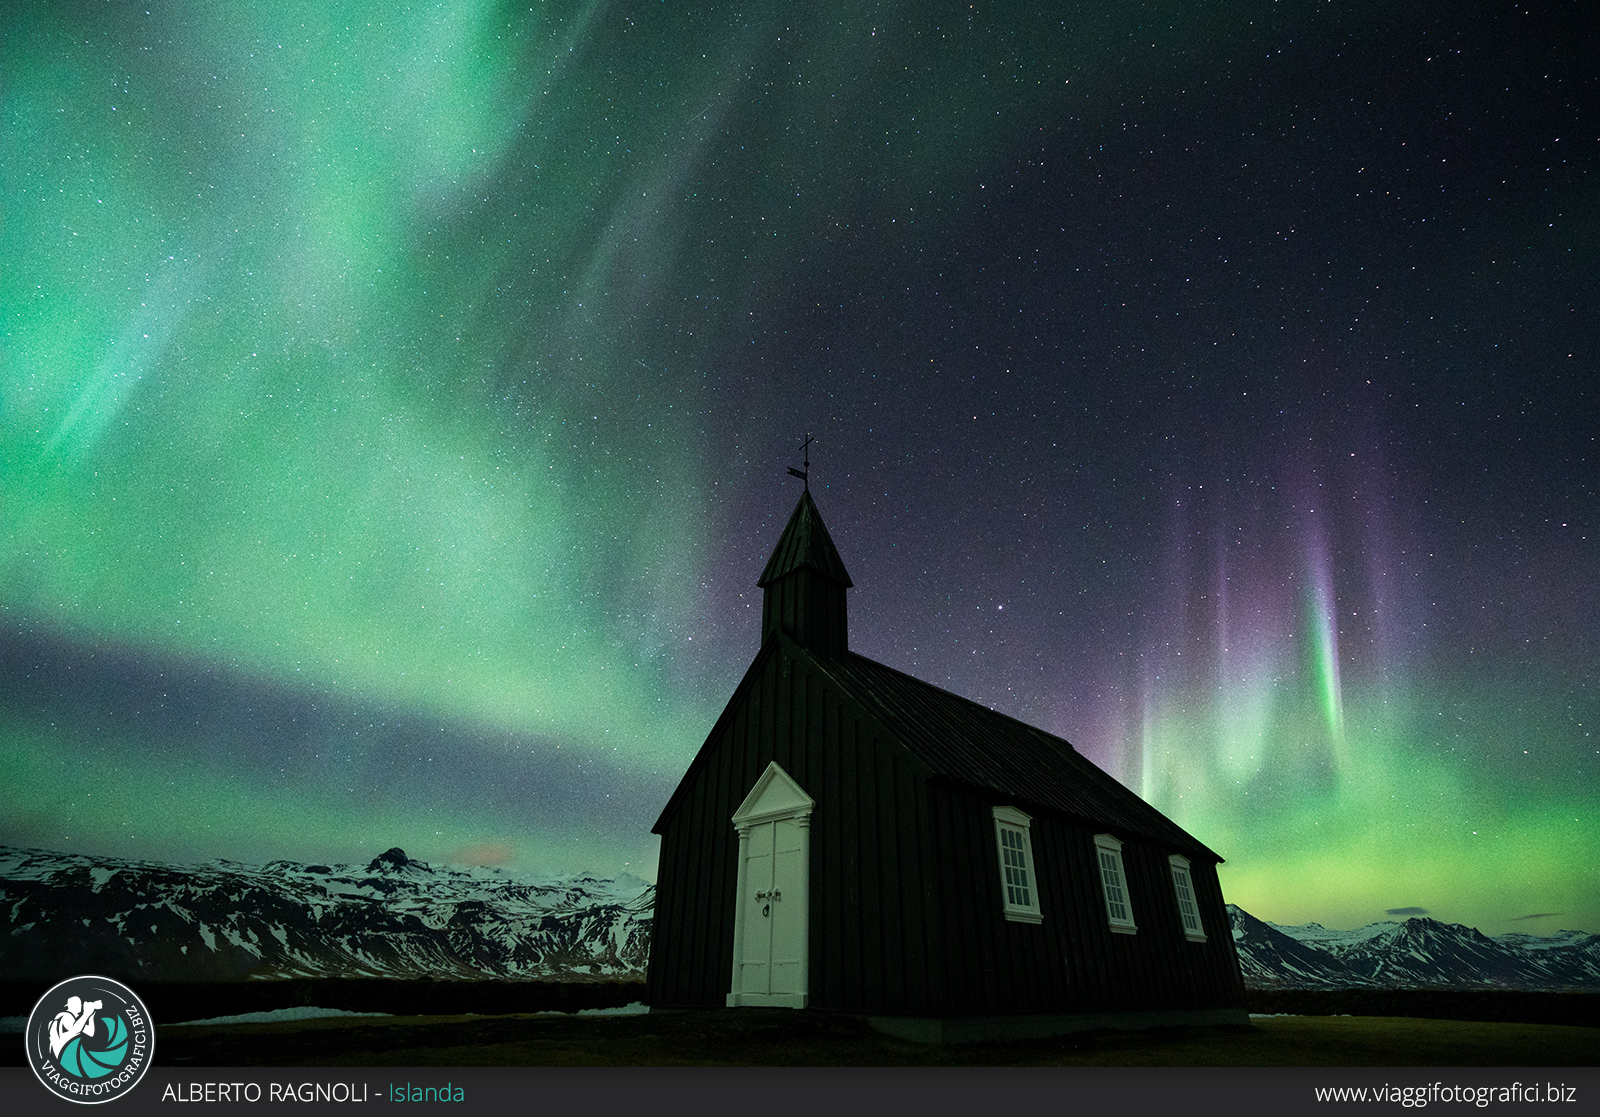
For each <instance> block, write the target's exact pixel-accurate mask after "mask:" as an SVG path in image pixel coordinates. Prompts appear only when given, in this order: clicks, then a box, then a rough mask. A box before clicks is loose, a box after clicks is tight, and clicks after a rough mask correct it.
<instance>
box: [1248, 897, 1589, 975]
mask: <svg viewBox="0 0 1600 1117" xmlns="http://www.w3.org/2000/svg"><path fill="white" fill-rule="evenodd" d="M1228 919H1229V924H1230V926H1231V930H1232V932H1233V941H1234V947H1235V949H1236V950H1237V951H1238V954H1239V968H1240V971H1241V972H1242V974H1243V976H1244V980H1245V985H1246V987H1248V988H1252V989H1459V990H1474V989H1520V990H1529V991H1534V990H1539V991H1554V992H1561V991H1580V992H1587V991H1597V990H1600V935H1595V934H1590V933H1588V932H1584V931H1559V932H1557V933H1556V935H1554V936H1552V937H1549V938H1541V937H1539V936H1535V935H1529V934H1527V933H1525V932H1520V931H1517V932H1511V933H1509V934H1505V935H1498V936H1493V937H1491V936H1489V935H1485V934H1484V933H1483V932H1481V931H1479V930H1477V929H1476V928H1473V927H1468V926H1465V925H1464V924H1460V923H1443V922H1440V921H1439V920H1437V919H1429V918H1427V917H1426V916H1411V917H1410V918H1408V919H1406V920H1404V921H1403V922H1399V923H1396V922H1394V921H1391V920H1384V921H1381V922H1378V923H1369V924H1367V925H1366V926H1365V927H1358V928H1355V929H1354V930H1350V931H1334V930H1329V929H1328V928H1326V927H1323V926H1322V925H1321V924H1318V923H1308V924H1305V925H1304V926H1300V927H1286V926H1282V925H1280V924H1276V923H1269V922H1267V921H1265V920H1261V919H1257V918H1256V917H1255V916H1253V915H1251V914H1250V913H1249V912H1247V911H1245V910H1244V909H1243V908H1240V907H1239V906H1237V905H1235V904H1229V905H1228Z"/></svg>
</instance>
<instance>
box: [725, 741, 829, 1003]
mask: <svg viewBox="0 0 1600 1117" xmlns="http://www.w3.org/2000/svg"><path fill="white" fill-rule="evenodd" d="M816 805H817V804H816V801H815V800H814V799H812V798H811V796H809V795H807V794H806V792H805V789H804V788H803V787H801V786H800V785H799V784H798V783H796V782H795V781H794V778H793V777H792V776H790V775H789V773H787V772H785V771H784V770H783V768H782V767H780V766H779V765H778V762H777V761H776V760H774V761H772V762H771V763H769V764H768V765H767V768H766V771H764V772H762V773H761V777H760V778H759V779H758V780H756V782H755V786H753V787H751V789H750V793H749V794H748V795H746V796H745V797H744V802H742V803H740V804H739V809H738V810H736V811H734V812H733V819H732V822H733V825H734V829H736V830H737V831H738V832H739V883H738V893H737V898H736V900H735V902H734V905H733V977H732V981H731V984H730V986H729V991H728V1007H729V1008H737V1007H739V1006H741V1005H751V1006H754V1005H763V1006H766V1007H769V1008H805V1007H806V1000H807V998H808V996H809V992H810V988H811V985H810V981H811V975H810V954H811V812H812V810H813V809H814V808H815V807H816ZM780 822H792V823H793V824H794V826H795V830H796V834H795V837H796V838H797V839H798V841H799V850H798V854H799V863H798V864H797V865H796V866H795V874H796V879H795V880H794V882H793V883H792V884H786V885H785V890H784V891H783V894H782V896H781V897H778V898H774V897H772V896H771V895H770V894H768V893H766V892H763V893H762V895H761V896H760V897H757V896H756V895H755V894H754V892H753V891H752V888H751V884H750V880H749V864H750V832H751V831H752V830H753V829H755V827H757V826H761V825H765V824H769V823H771V824H776V823H780ZM773 833H774V838H776V835H777V833H778V827H777V826H776V825H774V826H773ZM773 856H774V862H776V857H777V851H776V850H774V854H773ZM758 903H759V904H766V905H772V904H777V905H781V908H780V909H779V910H781V911H782V913H783V918H784V919H785V920H791V921H795V922H796V929H797V931H798V939H799V952H800V957H799V971H798V973H797V974H796V976H795V978H794V980H792V981H787V982H785V983H784V984H787V985H790V986H791V988H788V989H785V990H783V991H782V992H772V991H771V974H772V964H773V958H772V953H771V950H770V948H769V950H768V953H767V971H766V972H767V984H768V988H767V989H765V990H745V989H742V988H741V987H740V985H741V976H742V975H741V970H742V967H743V965H744V960H745V921H746V918H747V916H749V915H750V914H751V912H752V911H753V906H754V905H756V904H758Z"/></svg>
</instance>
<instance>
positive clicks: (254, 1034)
mask: <svg viewBox="0 0 1600 1117" xmlns="http://www.w3.org/2000/svg"><path fill="white" fill-rule="evenodd" d="M157 1051H158V1053H159V1054H158V1058H159V1059H160V1061H161V1062H162V1063H163V1064H167V1065H173V1064H176V1065H189V1066H257V1065H260V1066H435V1067H444V1066H986V1065H1029V1066H1384V1067H1388V1066H1503V1067H1520V1066H1595V1065H1597V1064H1600V1028H1592V1027H1575V1026H1571V1025H1560V1024H1508V1023H1487V1022H1479V1021H1462V1020H1424V1019H1417V1018H1412V1017H1382V1016H1282V1017H1261V1018H1255V1019H1253V1020H1252V1021H1251V1024H1250V1026H1249V1027H1239V1028H1172V1029H1161V1030H1156V1031H1150V1032H1095V1033H1080V1034H1077V1035H1072V1036H1064V1037H1061V1038H1057V1039H1050V1040H1032V1041H1026V1042H1020V1043H1018V1042H1011V1043H1005V1044H964V1045H949V1046H932V1045H923V1044H915V1043H908V1042H905V1041H902V1040H897V1039H894V1038H891V1037H889V1036H886V1035H882V1034H881V1033H878V1032H875V1031H873V1030H872V1029H871V1028H869V1027H867V1026H866V1025H865V1024H864V1023H862V1022H861V1021H859V1020H857V1019H854V1018H851V1017H846V1016H833V1015H829V1014H825V1013H795V1012H783V1011H778V1010H773V1011H765V1012H764V1011H761V1010H753V1009H741V1010H740V1011H739V1012H737V1013H720V1012H706V1013H674V1014H656V1015H650V1016H614V1017H571V1016H551V1015H514V1016H493V1017H459V1016H458V1017H393V1018H384V1019H381V1020H380V1019H374V1018H364V1019H351V1018H341V1019H332V1020H311V1021H301V1022H296V1023H281V1024H249V1025H231V1026H227V1027H198V1026H192V1025H190V1026H173V1027H165V1028H162V1029H161V1030H160V1033H159V1037H158V1039H157Z"/></svg>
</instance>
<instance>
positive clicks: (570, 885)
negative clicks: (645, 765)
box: [0, 847, 1600, 990]
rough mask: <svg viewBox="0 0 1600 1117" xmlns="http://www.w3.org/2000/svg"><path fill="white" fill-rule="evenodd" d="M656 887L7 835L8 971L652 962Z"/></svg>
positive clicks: (1236, 927)
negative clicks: (142, 851)
mask: <svg viewBox="0 0 1600 1117" xmlns="http://www.w3.org/2000/svg"><path fill="white" fill-rule="evenodd" d="M654 905H655V888H654V886H652V885H649V884H646V883H645V882H644V881H642V880H639V879H637V878H635V877H630V876H623V877H619V878H617V879H615V880H606V879H598V878H594V877H586V876H585V877H563V878H558V879H556V880H551V881H543V882H537V883H535V882H529V881H521V880H515V879H512V878H510V877H507V876H505V875H503V874H501V873H499V872H495V871H492V870H487V869H462V868H453V867H438V868H436V867H433V866H430V865H428V864H426V863H424V862H421V861H413V860H412V859H411V858H409V857H407V856H406V855H405V853H404V852H402V851H401V850H399V849H391V850H389V851H388V852H387V853H384V854H381V855H379V856H378V857H376V858H374V859H373V860H372V862H371V863H370V864H368V865H366V866H352V865H301V864H298V863H295V862H292V861H274V862H272V863H270V864H267V865H261V866H251V865H241V864H238V863H236V862H232V861H216V862H212V863H210V864H207V865H199V866H178V865H168V864H161V863H158V862H153V861H131V860H119V859H115V858H106V857H88V856H85V855H82V854H75V853H52V852H46V851H43V850H31V849H12V848H6V847H0V913H3V916H4V923H3V924H0V977H3V978H4V979H5V980H8V981H31V980H52V981H53V980H55V979H57V978H59V977H60V976H62V975H63V974H71V973H106V972H109V973H112V974H115V975H130V976H134V977H138V978H141V979H143V980H146V981H227V980H235V979H240V978H277V977H393V978H434V979H436V980H446V979H468V980H470V979H478V978H542V979H545V980H557V981H560V980H568V981H570V980H593V979H598V978H638V977H642V976H643V974H644V969H645V966H646V964H647V962H648V961H649V955H650V920H651V915H652V911H653V908H654ZM1228 912H1229V917H1230V919H1231V921H1232V924H1233V938H1234V944H1235V946H1237V948H1238V951H1239V964H1240V967H1241V968H1242V969H1243V971H1244V981H1245V985H1246V986H1248V987H1251V988H1256V989H1360V988H1368V989H1371V988H1379V989H1416V988H1433V989H1440V988H1443V989H1587V990H1600V935H1594V934H1588V933H1585V932H1581V931H1563V932H1561V933H1560V934H1558V935H1555V936H1552V937H1550V938H1539V937H1537V936H1534V935H1526V934H1510V935H1500V936H1498V937H1495V938H1490V937H1488V936H1486V935H1483V934H1481V933H1479V932H1478V931H1475V930H1473V929H1472V928H1470V927H1463V926H1461V925H1459V924H1452V923H1440V922H1439V921H1437V920H1434V919H1425V918H1411V919H1407V920H1406V921H1405V922H1403V923H1394V922H1384V923H1373V924H1371V925H1370V926H1367V927H1362V928H1360V929H1358V930H1354V931H1333V930H1329V929H1328V928H1326V927H1322V926H1319V925H1318V924H1315V923H1310V924H1307V925H1306V926H1304V927H1281V926H1278V925H1277V924H1274V923H1266V922H1263V921H1261V920H1259V919H1256V918H1255V917H1254V916H1252V915H1251V914H1250V913H1249V912H1246V911H1243V910H1241V909H1240V908H1237V907H1235V906H1233V905H1231V904H1230V905H1229V907H1228Z"/></svg>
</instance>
